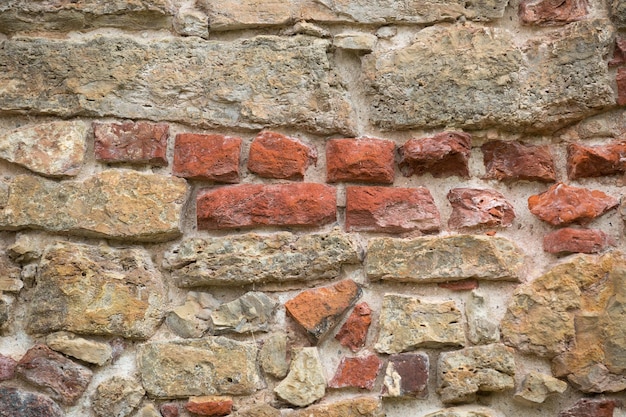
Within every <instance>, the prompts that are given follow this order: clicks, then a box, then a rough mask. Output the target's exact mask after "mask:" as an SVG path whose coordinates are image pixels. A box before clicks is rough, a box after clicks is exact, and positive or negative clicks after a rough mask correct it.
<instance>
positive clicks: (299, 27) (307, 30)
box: [281, 21, 330, 38]
mask: <svg viewBox="0 0 626 417" xmlns="http://www.w3.org/2000/svg"><path fill="white" fill-rule="evenodd" d="M281 34H282V35H287V36H292V35H309V36H315V37H317V38H330V31H329V30H328V29H326V28H323V27H321V26H319V25H316V24H314V23H311V22H305V21H299V22H296V24H295V25H293V26H292V27H290V28H287V29H285V30H284V31H282V32H281Z"/></svg>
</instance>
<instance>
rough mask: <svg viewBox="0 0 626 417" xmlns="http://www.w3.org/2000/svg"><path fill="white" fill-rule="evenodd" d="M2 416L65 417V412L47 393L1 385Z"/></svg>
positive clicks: (0, 403)
mask: <svg viewBox="0 0 626 417" xmlns="http://www.w3.org/2000/svg"><path fill="white" fill-rule="evenodd" d="M0 416H2V417H63V416H65V413H64V412H63V410H61V408H60V407H59V406H58V405H57V404H56V403H55V402H54V401H52V400H51V399H50V398H48V397H46V396H45V395H41V394H35V393H32V392H28V391H22V390H21V389H18V388H10V387H0Z"/></svg>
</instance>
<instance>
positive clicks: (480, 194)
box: [448, 188, 515, 229]
mask: <svg viewBox="0 0 626 417" xmlns="http://www.w3.org/2000/svg"><path fill="white" fill-rule="evenodd" d="M448 201H450V204H451V205H452V214H451V215H450V219H449V220H448V226H450V227H451V228H452V229H462V228H467V227H477V226H489V227H493V226H505V227H508V226H510V225H511V224H513V219H515V211H514V210H513V206H512V205H511V204H510V203H509V202H508V201H506V198H505V197H504V196H503V195H502V194H500V193H499V192H497V191H495V190H482V189H477V188H453V189H452V190H450V192H448Z"/></svg>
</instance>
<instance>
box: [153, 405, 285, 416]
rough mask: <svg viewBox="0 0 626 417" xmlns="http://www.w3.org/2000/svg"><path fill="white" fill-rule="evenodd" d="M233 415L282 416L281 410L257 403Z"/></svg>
mask: <svg viewBox="0 0 626 417" xmlns="http://www.w3.org/2000/svg"><path fill="white" fill-rule="evenodd" d="M231 415H232V417H281V412H280V410H277V409H276V408H274V407H272V406H271V405H269V404H255V405H251V406H249V407H243V408H240V409H238V410H237V411H235V412H234V413H233V414H231ZM164 417H165V416H164Z"/></svg>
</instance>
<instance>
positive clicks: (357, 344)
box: [335, 301, 372, 352]
mask: <svg viewBox="0 0 626 417" xmlns="http://www.w3.org/2000/svg"><path fill="white" fill-rule="evenodd" d="M371 324H372V310H371V309H370V307H369V305H368V304H367V303H366V302H365V301H364V302H362V303H359V304H357V305H356V306H354V309H353V310H352V313H350V315H349V316H348V319H347V320H346V322H345V323H344V324H343V326H341V329H339V331H338V332H337V334H336V335H335V339H337V340H338V341H339V343H340V344H341V345H342V346H345V347H347V348H349V349H350V350H352V351H353V352H357V351H358V350H359V349H361V348H362V347H363V346H365V341H366V340H367V331H368V330H369V328H370V325H371Z"/></svg>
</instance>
